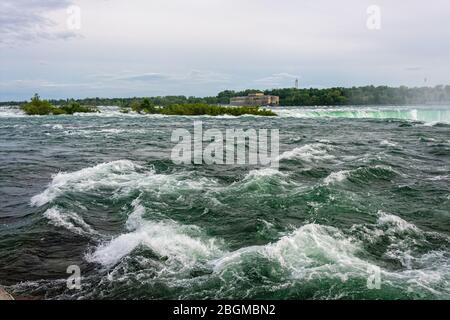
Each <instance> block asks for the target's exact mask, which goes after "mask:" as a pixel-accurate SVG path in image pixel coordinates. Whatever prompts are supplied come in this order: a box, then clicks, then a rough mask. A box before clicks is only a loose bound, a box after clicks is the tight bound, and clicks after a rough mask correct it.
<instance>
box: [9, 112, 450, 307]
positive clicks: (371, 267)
mask: <svg viewBox="0 0 450 320" xmlns="http://www.w3.org/2000/svg"><path fill="white" fill-rule="evenodd" d="M101 110H102V112H101V113H99V114H91V115H74V116H37V117H34V116H24V115H23V114H22V113H21V112H20V111H19V110H17V109H15V108H8V107H1V108H0V200H1V202H0V285H4V286H6V288H7V289H8V291H10V292H12V293H13V294H15V295H26V296H31V297H36V298H47V299H114V298H118V299H220V298H235V299H240V298H245V299H257V298H258V299H449V298H450V124H449V123H450V108H446V107H436V108H432V107H411V108H407V107H404V108H397V107H391V108H389V107H358V108H356V107H354V108H352V107H341V108H295V107H292V108H276V109H274V110H275V112H277V113H278V114H279V117H253V116H242V117H228V116H224V117H217V118H214V117H198V118H196V120H201V121H203V124H204V126H205V127H206V128H215V129H219V130H223V131H224V130H225V129H227V128H242V129H249V128H257V129H258V128H267V129H279V130H280V153H281V155H280V164H279V170H275V169H270V168H264V167H255V166H251V167H250V166H238V165H234V166H228V165H206V164H204V165H176V164H174V163H173V162H172V161H171V160H170V153H171V149H172V148H173V144H172V143H171V140H170V138H171V134H172V131H173V130H174V129H177V128H185V129H188V130H189V131H192V130H193V121H194V118H192V117H179V116H143V115H135V114H121V113H120V112H118V110H117V108H114V107H103V108H101ZM70 265H77V266H79V268H80V270H81V276H82V279H81V289H80V290H71V289H69V288H67V284H66V280H67V278H68V277H69V276H70V274H68V273H67V268H68V266H70Z"/></svg>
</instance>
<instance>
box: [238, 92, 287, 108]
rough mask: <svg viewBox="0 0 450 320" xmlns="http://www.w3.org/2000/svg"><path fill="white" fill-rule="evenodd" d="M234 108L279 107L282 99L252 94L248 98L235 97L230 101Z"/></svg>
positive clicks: (262, 94)
mask: <svg viewBox="0 0 450 320" xmlns="http://www.w3.org/2000/svg"><path fill="white" fill-rule="evenodd" d="M230 104H231V105H233V106H278V105H279V104H280V97H277V96H266V95H264V93H251V94H249V95H248V96H246V97H234V98H231V99H230Z"/></svg>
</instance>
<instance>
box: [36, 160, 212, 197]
mask: <svg viewBox="0 0 450 320" xmlns="http://www.w3.org/2000/svg"><path fill="white" fill-rule="evenodd" d="M208 185H210V186H213V185H215V181H213V180H211V179H207V178H191V177H189V174H186V173H179V174H171V175H165V174H157V173H155V171H154V170H153V169H146V168H144V167H142V166H140V165H137V164H135V163H133V162H132V161H129V160H118V161H113V162H108V163H102V164H99V165H96V166H94V167H90V168H85V169H81V170H79V171H75V172H71V173H58V174H56V175H55V176H53V180H52V182H51V183H50V185H49V186H48V187H47V189H46V190H45V191H44V192H42V193H40V194H38V195H36V196H34V197H32V198H31V205H32V206H42V205H44V204H47V203H50V202H52V201H54V200H55V199H56V198H57V197H59V196H61V195H63V194H64V193H66V192H89V191H92V190H107V191H108V192H109V194H112V196H113V197H120V196H123V195H127V194H129V193H130V192H131V191H134V190H158V192H171V191H173V190H180V189H186V190H195V189H202V188H203V187H204V186H208Z"/></svg>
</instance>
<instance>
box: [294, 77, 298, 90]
mask: <svg viewBox="0 0 450 320" xmlns="http://www.w3.org/2000/svg"><path fill="white" fill-rule="evenodd" d="M295 89H298V79H295Z"/></svg>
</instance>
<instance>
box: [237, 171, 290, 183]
mask: <svg viewBox="0 0 450 320" xmlns="http://www.w3.org/2000/svg"><path fill="white" fill-rule="evenodd" d="M273 176H280V177H283V176H286V175H285V174H284V173H282V172H280V171H279V170H277V169H273V168H264V169H257V170H251V171H250V172H249V173H248V174H247V175H246V176H245V178H244V181H248V180H253V179H258V178H264V177H273Z"/></svg>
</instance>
